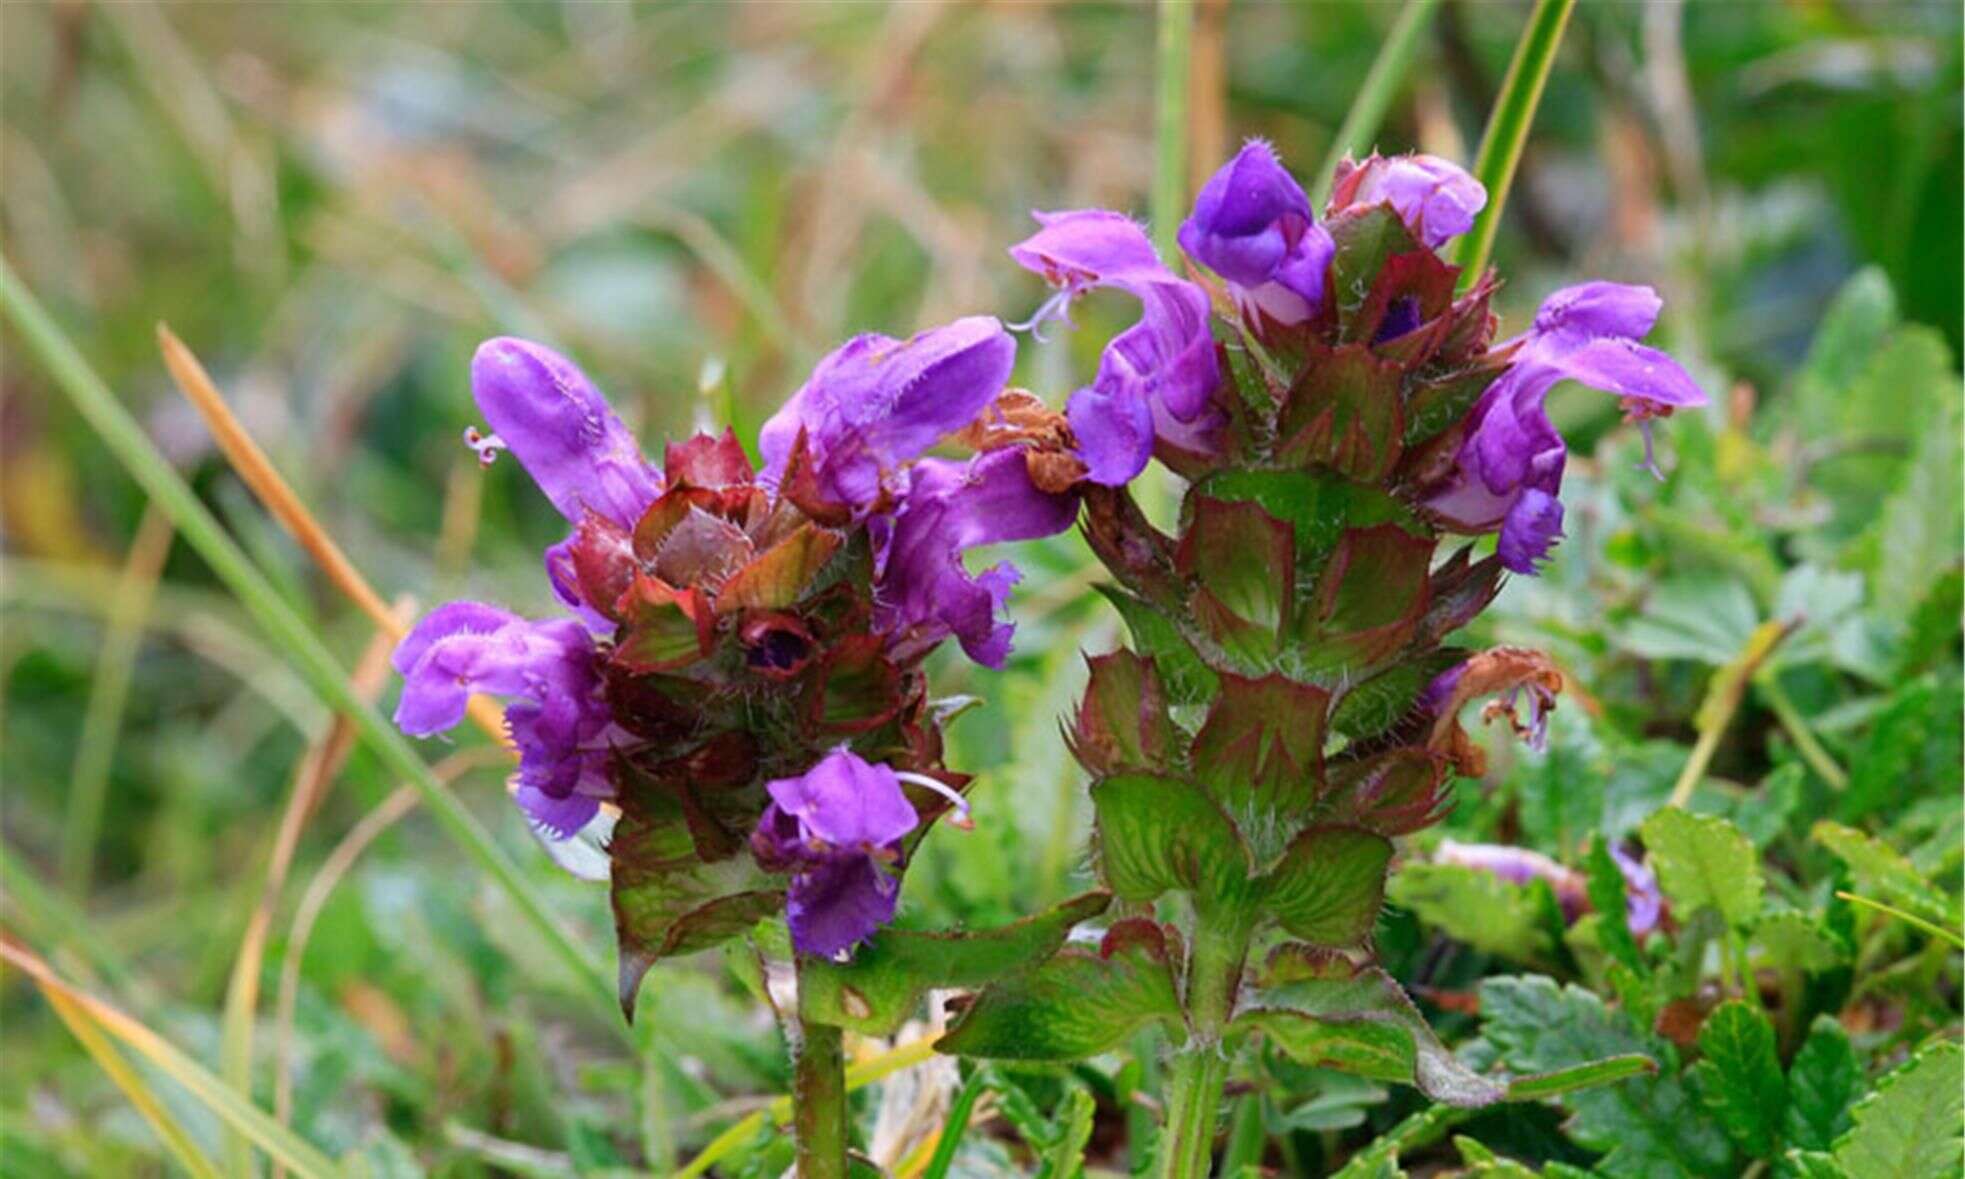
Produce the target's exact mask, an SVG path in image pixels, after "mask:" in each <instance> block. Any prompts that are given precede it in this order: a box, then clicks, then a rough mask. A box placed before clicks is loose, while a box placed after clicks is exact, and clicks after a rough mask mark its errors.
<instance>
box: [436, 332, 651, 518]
mask: <svg viewBox="0 0 1965 1179" xmlns="http://www.w3.org/2000/svg"><path fill="white" fill-rule="evenodd" d="M471 392H472V394H473V395H474V396H475V397H476V398H477V401H478V408H479V409H480V410H481V411H483V413H484V416H485V420H486V421H488V422H489V423H491V428H492V430H493V431H494V434H493V435H492V436H491V437H490V438H484V439H478V438H473V439H472V445H473V446H475V447H476V448H477V449H478V451H479V453H480V454H481V455H484V456H486V457H487V458H488V457H489V456H490V455H491V454H493V453H495V452H496V450H497V449H498V448H501V447H502V448H504V449H508V450H510V451H511V452H512V454H513V455H514V456H515V457H516V458H517V459H518V460H519V465H520V466H523V467H524V468H525V469H526V473H527V474H529V475H531V476H532V480H533V482H535V483H537V484H538V485H539V490H541V491H543V492H545V493H546V498H547V499H550V500H552V501H553V506H554V507H556V508H558V509H559V512H560V515H562V516H565V517H566V518H567V520H568V521H569V522H570V523H573V524H578V523H579V522H580V518H581V517H582V516H583V515H585V514H586V513H587V511H589V510H592V511H594V512H598V513H599V514H600V515H602V516H604V517H606V518H607V519H609V520H612V521H613V522H614V523H616V524H618V525H620V526H621V527H623V528H629V529H632V528H633V527H634V526H635V521H637V520H639V519H640V518H641V514H642V512H643V511H645V510H647V508H648V505H649V504H651V503H653V502H654V501H655V497H656V496H657V495H660V494H661V492H662V473H661V472H660V471H658V470H656V469H655V467H654V466H653V465H652V464H651V463H649V461H648V460H647V459H646V458H644V457H642V453H641V447H640V446H638V445H637V444H636V443H635V439H634V435H632V434H630V433H628V428H627V427H626V426H624V425H622V424H621V419H620V418H618V417H616V416H614V411H613V410H612V409H610V408H608V404H607V399H606V398H604V397H602V396H601V394H600V390H598V389H596V388H594V386H593V384H592V382H590V381H588V380H587V378H586V377H585V376H584V375H583V374H582V373H581V372H580V370H579V368H577V367H576V366H575V365H574V364H573V362H572V361H570V360H568V359H566V358H565V357H564V356H561V355H560V354H559V353H557V352H554V351H553V350H552V349H550V348H547V347H544V346H543V345H539V344H534V343H531V342H529V341H526V340H518V339H513V338H511V337H508V336H505V337H500V338H498V339H495V340H486V341H485V342H484V343H483V344H481V345H479V346H478V351H477V355H475V356H473V357H472V358H471Z"/></svg>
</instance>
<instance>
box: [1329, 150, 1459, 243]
mask: <svg viewBox="0 0 1965 1179" xmlns="http://www.w3.org/2000/svg"><path fill="white" fill-rule="evenodd" d="M1377 204H1389V205H1391V206H1392V208H1393V209H1395V210H1396V211H1397V212H1398V214H1399V217H1400V219H1401V220H1403V221H1404V222H1405V223H1406V225H1407V227H1408V228H1410V229H1411V230H1412V232H1413V235H1414V236H1415V237H1417V238H1418V239H1419V240H1420V241H1421V242H1423V243H1424V244H1425V245H1426V246H1427V247H1428V248H1429V249H1435V250H1437V249H1439V248H1440V247H1441V246H1443V245H1445V244H1446V243H1447V242H1448V241H1450V240H1452V239H1453V238H1456V237H1458V236H1460V235H1461V234H1463V233H1466V232H1467V231H1468V230H1470V229H1472V228H1473V227H1474V218H1475V216H1476V215H1477V214H1478V213H1479V212H1480V211H1481V209H1482V208H1484V207H1486V205H1487V189H1486V188H1484V187H1482V186H1481V183H1480V181H1478V180H1475V179H1474V178H1473V177H1472V176H1469V175H1468V174H1467V173H1466V171H1465V170H1463V169H1462V168H1461V167H1460V166H1459V165H1458V164H1455V163H1452V162H1450V161H1447V160H1443V159H1440V158H1439V157H1438V156H1429V155H1403V156H1390V157H1386V156H1381V155H1379V154H1378V153H1376V152H1373V153H1372V154H1371V156H1370V157H1368V158H1367V159H1365V160H1364V161H1362V162H1359V161H1355V160H1352V159H1350V158H1348V157H1347V158H1346V159H1345V160H1344V161H1343V162H1342V163H1340V164H1339V165H1338V166H1337V175H1336V179H1335V183H1334V184H1333V185H1332V186H1331V198H1330V205H1329V208H1328V210H1327V215H1329V216H1336V215H1338V214H1339V213H1342V212H1344V211H1345V210H1347V209H1350V208H1356V207H1364V206H1370V205H1377Z"/></svg>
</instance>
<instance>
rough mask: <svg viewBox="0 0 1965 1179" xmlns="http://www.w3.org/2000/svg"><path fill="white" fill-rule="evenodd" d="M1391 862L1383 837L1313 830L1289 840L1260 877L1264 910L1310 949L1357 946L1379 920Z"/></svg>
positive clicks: (1352, 831) (1354, 831) (1348, 830)
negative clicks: (1280, 853) (1313, 946)
mask: <svg viewBox="0 0 1965 1179" xmlns="http://www.w3.org/2000/svg"><path fill="white" fill-rule="evenodd" d="M1391 859H1392V843H1391V841H1390V840H1388V839H1386V838H1384V837H1383V836H1380V835H1374V834H1372V833H1371V832H1369V831H1359V830H1357V829H1356V828H1351V827H1312V828H1310V829H1309V830H1307V831H1304V832H1303V833H1302V834H1300V835H1298V836H1297V837H1296V838H1295V839H1294V840H1292V841H1291V843H1290V845H1289V849H1288V850H1287V851H1285V852H1284V853H1283V858H1282V859H1281V860H1279V861H1277V863H1276V866H1275V867H1274V868H1272V869H1270V870H1269V873H1268V875H1267V876H1265V877H1264V878H1263V884H1262V888H1263V902H1262V903H1263V907H1264V908H1265V909H1267V910H1268V912H1270V913H1271V914H1272V915H1274V916H1275V918H1276V920H1277V921H1278V922H1279V923H1280V924H1281V925H1282V927H1283V928H1284V929H1287V930H1289V931H1290V933H1292V934H1294V935H1295V936H1297V937H1300V938H1302V939H1303V940H1305V941H1307V942H1310V943H1312V944H1313V945H1319V946H1354V945H1357V944H1359V943H1361V942H1363V941H1364V940H1365V938H1366V937H1367V936H1368V935H1370V933H1371V929H1372V926H1373V924H1375V923H1376V922H1377V920H1378V909H1379V906H1380V904H1381V903H1382V902H1383V899H1384V894H1385V865H1386V864H1387V863H1389V862H1390V861H1391Z"/></svg>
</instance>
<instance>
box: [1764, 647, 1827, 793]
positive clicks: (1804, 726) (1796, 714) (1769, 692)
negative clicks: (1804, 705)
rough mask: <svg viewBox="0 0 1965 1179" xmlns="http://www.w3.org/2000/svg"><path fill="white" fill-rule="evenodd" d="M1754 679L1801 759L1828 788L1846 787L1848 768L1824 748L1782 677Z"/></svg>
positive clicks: (1772, 676) (1768, 676) (1766, 676)
mask: <svg viewBox="0 0 1965 1179" xmlns="http://www.w3.org/2000/svg"><path fill="white" fill-rule="evenodd" d="M1754 682H1755V684H1756V685H1757V686H1758V687H1759V688H1760V694H1761V697H1762V698H1763V699H1765V700H1766V701H1767V707H1768V708H1770V709H1772V710H1773V712H1774V719H1776V720H1778V721H1780V722H1781V727H1782V728H1783V729H1786V730H1787V733H1788V737H1789V739H1791V740H1792V741H1793V742H1794V747H1795V748H1796V749H1797V750H1799V751H1800V753H1801V759H1802V760H1803V761H1805V762H1807V763H1808V766H1809V768H1810V769H1812V770H1814V771H1815V772H1816V773H1817V774H1819V775H1821V778H1822V781H1824V782H1827V783H1828V784H1829V789H1831V790H1838V791H1839V790H1847V789H1848V788H1849V771H1847V770H1845V769H1843V768H1842V767H1841V766H1840V765H1838V764H1836V760H1835V758H1834V756H1832V755H1831V754H1830V753H1829V751H1828V750H1827V749H1825V748H1823V747H1822V742H1821V740H1820V739H1819V738H1818V737H1816V736H1815V730H1813V729H1811V728H1809V727H1808V718H1807V717H1804V716H1802V715H1801V710H1800V709H1798V708H1796V707H1795V706H1794V700H1793V699H1792V698H1790V697H1789V696H1788V690H1787V689H1786V688H1783V687H1782V686H1781V678H1780V676H1778V675H1774V674H1771V673H1770V674H1768V675H1764V676H1762V677H1760V678H1759V679H1758V680H1756V681H1754Z"/></svg>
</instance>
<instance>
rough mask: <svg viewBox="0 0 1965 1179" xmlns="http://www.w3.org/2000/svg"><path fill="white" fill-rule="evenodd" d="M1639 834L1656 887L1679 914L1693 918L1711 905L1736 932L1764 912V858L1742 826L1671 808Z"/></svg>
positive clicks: (1659, 814) (1659, 815) (1646, 821)
mask: <svg viewBox="0 0 1965 1179" xmlns="http://www.w3.org/2000/svg"><path fill="white" fill-rule="evenodd" d="M1640 831H1641V833H1642V834H1643V836H1644V845H1645V849H1646V850H1647V851H1649V852H1650V854H1651V861H1652V864H1653V866H1654V867H1655V869H1656V870H1657V873H1658V885H1659V887H1660V888H1662V889H1664V891H1665V895H1666V896H1667V897H1668V898H1670V899H1671V902H1672V904H1673V905H1674V906H1675V907H1677V909H1678V910H1679V911H1680V912H1682V913H1685V914H1687V915H1688V916H1689V915H1690V914H1692V913H1693V912H1695V911H1697V910H1699V909H1701V908H1708V907H1709V908H1712V909H1714V910H1715V911H1717V912H1718V913H1719V915H1720V916H1721V917H1723V918H1725V919H1726V923H1727V924H1728V925H1731V926H1733V927H1734V928H1735V929H1744V928H1746V927H1747V926H1749V925H1751V924H1752V923H1753V920H1754V918H1755V917H1757V916H1758V915H1759V914H1760V896H1761V890H1762V888H1763V887H1764V886H1763V882H1762V878H1761V873H1760V858H1759V857H1758V856H1757V855H1755V854H1754V848H1753V844H1752V842H1751V841H1749V840H1748V839H1747V837H1746V836H1745V835H1742V834H1741V833H1740V829H1739V828H1738V827H1735V826H1734V825H1733V824H1731V823H1729V822H1727V821H1726V820H1724V819H1719V818H1713V817H1710V816H1705V815H1694V814H1691V813H1689V812H1687V811H1682V810H1679V809H1677V808H1676V807H1671V808H1667V809H1665V810H1662V811H1659V812H1658V813H1657V814H1655V815H1653V816H1651V818H1649V819H1647V820H1645V823H1644V826H1643V827H1642V828H1641V829H1640Z"/></svg>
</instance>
